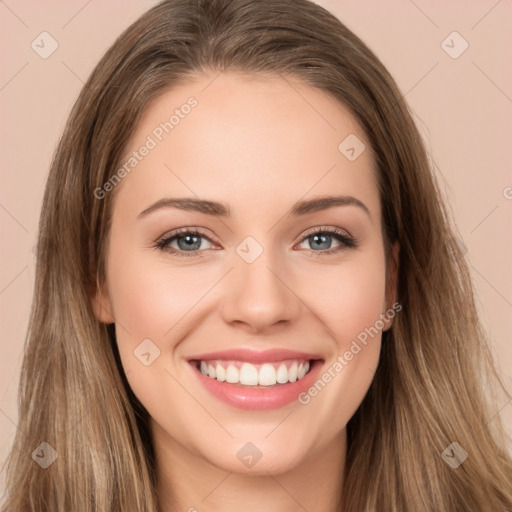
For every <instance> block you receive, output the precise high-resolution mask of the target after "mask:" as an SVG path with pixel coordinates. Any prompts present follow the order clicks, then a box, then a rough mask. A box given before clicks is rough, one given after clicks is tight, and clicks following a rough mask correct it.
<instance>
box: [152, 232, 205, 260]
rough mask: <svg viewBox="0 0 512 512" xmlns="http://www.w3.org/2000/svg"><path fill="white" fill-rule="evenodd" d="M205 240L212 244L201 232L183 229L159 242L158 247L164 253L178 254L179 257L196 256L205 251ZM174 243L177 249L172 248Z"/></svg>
mask: <svg viewBox="0 0 512 512" xmlns="http://www.w3.org/2000/svg"><path fill="white" fill-rule="evenodd" d="M204 240H207V241H209V242H210V243H212V242H211V240H210V239H209V238H208V237H207V236H206V235H203V234H202V233H200V232H199V231H195V230H191V229H188V228H183V229H182V230H180V231H178V232H175V233H173V234H171V235H170V236H168V237H166V238H163V239H162V240H160V241H159V242H157V244H156V247H157V248H158V249H161V250H163V251H168V252H170V253H172V254H176V255H177V256H185V257H186V256H196V255H197V253H198V252H200V251H201V250H202V249H204V247H203V248H202V249H201V247H202V246H203V245H204V244H203V241H204ZM174 242H176V244H177V247H173V246H172V244H173V243H174ZM187 253H189V254H187Z"/></svg>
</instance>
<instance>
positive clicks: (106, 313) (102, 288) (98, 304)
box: [92, 282, 115, 324]
mask: <svg viewBox="0 0 512 512" xmlns="http://www.w3.org/2000/svg"><path fill="white" fill-rule="evenodd" d="M92 309H93V311H94V315H95V316H96V318H97V319H98V320H99V321H100V322H102V323H104V324H112V323H114V322H115V319H114V313H113V309H112V301H111V300H110V294H109V292H108V286H107V283H106V282H104V283H103V284H100V283H98V284H97V287H96V292H95V294H94V296H93V298H92Z"/></svg>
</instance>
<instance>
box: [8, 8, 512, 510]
mask: <svg viewBox="0 0 512 512" xmlns="http://www.w3.org/2000/svg"><path fill="white" fill-rule="evenodd" d="M484 376H485V377H486V378H487V379H489V380H490V381H491V382H493V383H494V384H495V385H497V386H498V387H499V386H502V385H501V383H500V380H499V377H498V375H497V373H496V371H495V369H494V365H493V362H492V359H491V357H490V356H489V352H488V349H487V345H486V343H485V337H484V333H483V331H482V328H481V326H480V324H479V321H478V318H477V314H476V311H475V305H474V301H473V296H472V288H471V283H470V277H469V272H468V268H467V265H466V263H465V262H464V259H463V258H462V254H461V251H460V249H459V247H458V245H457V243H456V238H455V236H454V233H453V229H452V227H451V226H450V223H449V220H448V216H447V213H446V211H445V208H444V206H443V204H442V202H441V201H440V198H439V193H438V189H437V185H436V182H435V179H434V176H433V174H432V172H431V170H430V168H429V164H428V159H427V155H426V153H425V150H424V148H423V145H422V142H421V138H420V135H419V134H418V131H417V129H416V127H415V126H414V123H413V121H412V118H411V115H410V113H409V111H408V109H407V107H406V105H405V103H404V101H403V100H402V97H401V94H400V92H399V90H398V88H397V87H396V85H395V83H394V81H393V80H392V78H391V77H390V76H389V74H388V72H387V71H386V70H385V68H384V67H383V65H382V64H381V63H380V62H379V61H378V59H377V58H376V57H375V56H374V55H373V54H372V53H371V52H370V50H369V49H368V48H367V47H366V46H365V45H364V44H363V43H362V42H361V41H360V40H359V39H358V38H357V37H356V36H355V35H354V34H353V33H351V32H350V31H349V30H348V29H347V28H346V27H344V26H343V25H342V24H341V23H340V22H339V21H338V20H337V19H335V18H334V17H333V16H332V15H330V14H329V13H328V12H327V11H325V10H324V9H322V8H321V7H319V6H317V5H315V4H313V3H312V2H308V1H305V0H300V1H297V0H295V1H293V2H292V1H290V0H270V1H265V2H262V1H254V0H214V1H208V2H207V1H199V2H191V1H190V0H168V1H164V2H162V3H160V4H158V5H157V6H155V7H154V8H153V9H151V10H150V11H149V12H148V13H146V14H145V15H144V16H142V17H141V18H140V19H139V20H137V21H136V22H135V23H134V24H133V25H132V26H131V27H130V28H128V29H127V31H126V32H125V33H124V34H122V35H121V36H120V38H119V39H118V40H117V41H116V42H115V43H114V45H113V46H112V47H111V48H110V50H109V51H108V52H107V54H106V55H105V56H104V58H103V59H102V61H101V62H100V63H99V64H98V66H97V67H96V69H95V70H94V72H93V73H92V76H91V77H90V79H89V81H88V82H87V84H86V85H85V87H84V89H83V91H82V93H81V95H80V97H79V99H78V101H77V103H76V105H75V107H74V109H73V111H72V113H71V116H70V118H69V120H68V123H67V126H66V129H65V132H64V134H63V137H62V140H61V142H60V144H59V147H58V149H57V152H56V155H55V158H54V161H53V164H52V169H51V173H50V177H49V180H48V184H47V188H46V193H45V198H44V204H43V210H42V215H41V224H40V235H39V244H38V266H37V276H36V288H35V297H34V305H33V310H32V316H31V320H30V326H29V332H28V340H27V346H26V354H25V358H24V364H23V371H22V380H21V389H20V393H21V395H20V396H21V403H20V411H19V426H20V429H19V431H18V434H17V437H16V439H15V441H14V446H13V450H12V453H11V455H10V458H9V465H8V471H7V485H8V497H7V501H6V504H5V506H4V508H5V509H6V510H8V511H11V510H12V511H21V510H23V511H30V510H34V511H35V510H38V511H42V510H70V511H75V510H76V511H78V510H80V511H89V510H90V511H92V510H105V511H107V510H109V511H113V510H119V511H121V510H122V511H131V510H133V511H141V510H144V511H156V510H160V511H165V512H166V511H171V510H223V511H229V510H239V509H240V507H241V506H243V508H244V510H254V511H256V510H266V511H288V510H297V509H298V508H299V509H305V510H310V511H315V512H324V511H325V512H327V511H334V510H336V511H341V510H343V511H345V512H347V511H380V510H386V511H387V510H390V511H397V512H398V511H400V512H404V511H415V512H416V511H419V510H421V511H436V512H439V511H441V512H453V511H467V512H469V511H471V512H474V511H489V510H493V511H501V510H503V511H505V510H509V509H511V507H512V487H511V484H510V482H511V481H512V464H511V460H510V456H509V454H507V452H506V450H505V448H504V436H505V434H504V432H503V430H502V429H501V428H497V429H496V428H494V427H495V426H494V427H493V429H491V425H490V424H489V418H490V417H491V416H492V415H493V414H492V411H493V409H492V407H491V405H490V404H489V403H488V401H487V398H486V390H484V389H483V387H482V385H481V382H482V381H481V379H482V377H484ZM498 427H499V425H498ZM30 454H31V457H29V455H30Z"/></svg>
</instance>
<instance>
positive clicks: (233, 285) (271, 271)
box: [222, 237, 300, 331]
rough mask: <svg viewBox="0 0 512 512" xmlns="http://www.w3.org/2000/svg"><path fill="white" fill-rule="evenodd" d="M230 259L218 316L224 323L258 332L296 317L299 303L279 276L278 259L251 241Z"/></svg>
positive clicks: (272, 252) (246, 240)
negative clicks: (229, 271)
mask: <svg viewBox="0 0 512 512" xmlns="http://www.w3.org/2000/svg"><path fill="white" fill-rule="evenodd" d="M236 252H237V254H236V255H234V258H235V260H234V268H233V271H232V272H231V273H230V274H231V275H230V279H229V284H228V290H227V293H226V296H225V301H224V305H223V311H222V314H223V316H224V319H225V321H226V322H229V323H232V322H236V321H238V322H243V323H244V324H248V325H250V326H251V327H253V328H254V329H256V330H258V331H260V330H264V329H265V328H268V327H271V326H272V325H274V324H276V323H282V322H283V321H287V322H290V321H292V320H293V319H294V318H295V317H296V315H298V313H299V309H300V301H299V299H298V298H297V296H296V295H295V294H294V293H292V291H291V290H290V289H289V287H288V286H289V285H288V286H287V283H286V278H285V276H282V275H280V273H279V270H278V269H279V267H281V268H282V266H280V265H279V257H278V255H277V254H276V253H275V251H272V250H270V249H268V250H267V249H265V248H264V247H263V246H262V245H261V244H259V243H258V242H256V241H255V240H254V239H252V240H251V237H248V238H247V239H245V240H244V241H242V242H241V243H240V244H239V246H238V247H237V249H236Z"/></svg>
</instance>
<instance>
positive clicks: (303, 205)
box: [138, 196, 371, 219]
mask: <svg viewBox="0 0 512 512" xmlns="http://www.w3.org/2000/svg"><path fill="white" fill-rule="evenodd" d="M335 206H357V207H359V208H361V209H362V210H363V211H364V212H365V213H366V214H367V215H368V216H369V217H370V219H371V214H370V210H369V209H368V208H367V206H366V205H365V204H364V203H363V202H362V201H360V200H359V199H357V198H355V197H352V196H322V197H318V198H314V199H308V200H303V201H298V202H297V203H295V204H294V205H293V206H292V207H291V209H290V210H289V211H288V212H287V215H292V216H300V215H307V214H308V213H314V212H318V211H322V210H327V209H328V208H333V207H335ZM162 208H178V209H180V210H187V211H194V212H199V213H204V214H206V215H214V216H218V217H229V216H230V210H229V206H228V205H227V204H225V203H220V202H217V201H208V200H206V199H196V198H193V197H172V198H171V197H166V198H164V199H160V200H159V201H157V202H156V203H153V204H152V205H151V206H149V207H148V208H146V209H145V210H143V211H142V212H141V213H139V215H138V218H142V217H146V216H147V215H149V214H150V213H152V212H154V211H156V210H160V209H162Z"/></svg>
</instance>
